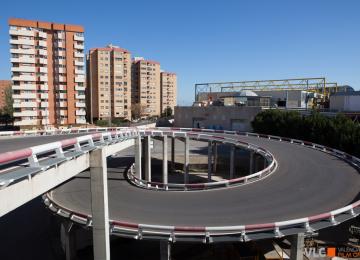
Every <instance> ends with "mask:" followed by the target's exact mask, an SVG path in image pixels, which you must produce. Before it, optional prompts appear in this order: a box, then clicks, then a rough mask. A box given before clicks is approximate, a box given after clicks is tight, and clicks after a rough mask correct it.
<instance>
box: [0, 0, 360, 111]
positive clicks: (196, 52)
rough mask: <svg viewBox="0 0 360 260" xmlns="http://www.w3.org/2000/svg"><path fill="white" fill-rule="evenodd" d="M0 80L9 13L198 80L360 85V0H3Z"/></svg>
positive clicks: (187, 94)
mask: <svg viewBox="0 0 360 260" xmlns="http://www.w3.org/2000/svg"><path fill="white" fill-rule="evenodd" d="M0 9H1V15H0V79H10V77H11V72H10V65H11V64H10V54H9V47H10V45H9V33H8V30H9V27H8V23H7V21H8V18H10V17H13V18H24V19H31V20H40V21H49V22H56V23H68V24H79V25H83V26H84V27H85V47H86V52H87V51H88V50H89V49H90V48H94V47H103V46H106V45H107V44H109V43H112V44H114V45H118V46H120V47H122V48H125V49H128V50H130V51H131V53H132V56H142V57H145V58H147V59H151V60H157V61H159V62H160V63H161V68H162V69H163V70H165V71H171V72H175V73H177V75H178V104H179V105H191V104H192V102H193V100H194V85H195V83H204V82H221V81H243V80H266V79H286V78H300V77H326V78H327V81H328V82H330V81H331V82H338V84H341V85H342V84H347V85H350V86H353V87H354V88H355V89H360V15H359V11H360V1H359V0H338V1H335V0H301V1H291V0H237V1H235V0H234V1H231V0H222V1H212V0H196V1H195V0H178V1H171V0H168V1H165V0H159V1H157V0H151V1H150V0H147V1H146V0H137V1H121V0H120V1H119V0H118V1H115V0H106V1H90V0H88V1H81V0H72V1H68V0H62V1H54V0H52V1H50V0H47V1H43V0H41V1H37V0H35V1H27V0H26V1H24V0H17V1H8V0H2V1H1V4H0Z"/></svg>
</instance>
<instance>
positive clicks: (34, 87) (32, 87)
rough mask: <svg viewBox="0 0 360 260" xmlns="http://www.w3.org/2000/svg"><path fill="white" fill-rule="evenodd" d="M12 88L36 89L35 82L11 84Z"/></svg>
mask: <svg viewBox="0 0 360 260" xmlns="http://www.w3.org/2000/svg"><path fill="white" fill-rule="evenodd" d="M12 89H13V90H36V85H35V84H21V85H12Z"/></svg>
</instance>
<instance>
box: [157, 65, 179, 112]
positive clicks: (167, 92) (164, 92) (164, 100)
mask: <svg viewBox="0 0 360 260" xmlns="http://www.w3.org/2000/svg"><path fill="white" fill-rule="evenodd" d="M160 83H161V112H162V113H163V112H164V110H165V109H166V108H167V107H170V108H171V109H172V111H173V113H174V108H175V106H176V95H177V93H176V90H177V78H176V74H175V73H172V72H165V71H164V72H161V74H160Z"/></svg>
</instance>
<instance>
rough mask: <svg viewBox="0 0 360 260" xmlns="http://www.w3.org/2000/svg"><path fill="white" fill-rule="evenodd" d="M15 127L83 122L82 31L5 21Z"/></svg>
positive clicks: (81, 28) (35, 22)
mask: <svg viewBox="0 0 360 260" xmlns="http://www.w3.org/2000/svg"><path fill="white" fill-rule="evenodd" d="M9 26H10V31H9V34H10V53H11V64H12V68H11V71H12V78H11V79H12V91H13V99H14V105H13V107H14V118H15V125H18V126H26V127H28V126H32V127H35V126H37V127H41V126H43V127H46V126H59V125H73V124H84V123H86V120H85V115H86V111H85V69H84V66H85V64H84V28H83V27H82V26H79V25H69V24H57V23H51V22H41V21H33V20H24V19H9Z"/></svg>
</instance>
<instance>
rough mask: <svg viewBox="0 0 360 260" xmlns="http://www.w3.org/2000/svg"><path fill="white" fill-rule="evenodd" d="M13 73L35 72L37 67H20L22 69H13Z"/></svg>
mask: <svg viewBox="0 0 360 260" xmlns="http://www.w3.org/2000/svg"><path fill="white" fill-rule="evenodd" d="M11 71H15V72H35V71H36V68H35V66H20V67H11Z"/></svg>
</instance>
